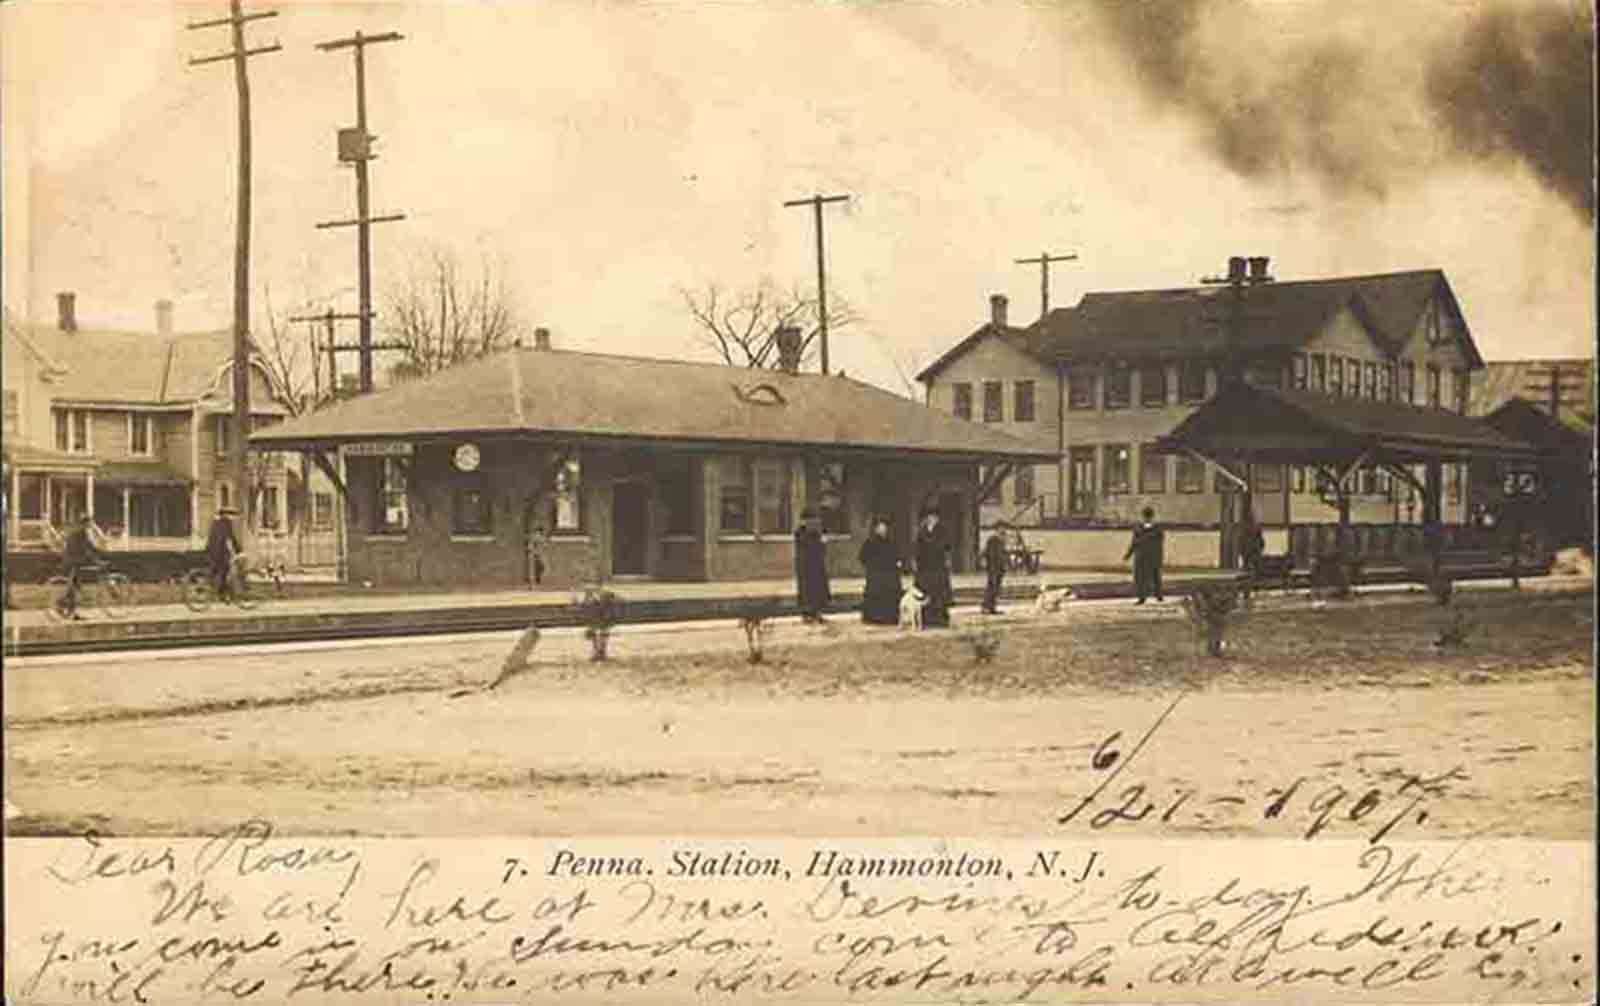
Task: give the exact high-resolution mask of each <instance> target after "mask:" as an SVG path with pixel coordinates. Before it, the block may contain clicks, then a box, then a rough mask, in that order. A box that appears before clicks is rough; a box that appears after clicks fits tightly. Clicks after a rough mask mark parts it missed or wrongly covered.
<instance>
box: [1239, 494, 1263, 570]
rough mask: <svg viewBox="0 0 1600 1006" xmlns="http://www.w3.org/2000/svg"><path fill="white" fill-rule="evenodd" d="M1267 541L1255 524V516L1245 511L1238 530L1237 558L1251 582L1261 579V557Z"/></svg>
mask: <svg viewBox="0 0 1600 1006" xmlns="http://www.w3.org/2000/svg"><path fill="white" fill-rule="evenodd" d="M1266 551H1267V539H1266V535H1265V534H1264V533H1263V532H1262V530H1261V525H1260V524H1258V523H1256V518H1255V514H1253V513H1251V512H1250V511H1248V510H1246V511H1245V514H1244V524H1243V526H1242V527H1241V528H1240V529H1239V558H1240V559H1241V560H1242V561H1243V563H1244V568H1245V569H1246V570H1248V571H1249V573H1250V577H1251V579H1253V580H1259V579H1261V557H1262V556H1263V555H1265V554H1266Z"/></svg>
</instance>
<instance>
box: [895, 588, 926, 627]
mask: <svg viewBox="0 0 1600 1006" xmlns="http://www.w3.org/2000/svg"><path fill="white" fill-rule="evenodd" d="M927 603H928V595H927V594H924V593H923V592H922V590H921V588H918V587H912V588H911V589H910V590H908V591H906V592H905V593H904V594H901V595H900V628H902V629H917V630H918V631H920V630H921V629H922V606H923V605H924V604H927Z"/></svg>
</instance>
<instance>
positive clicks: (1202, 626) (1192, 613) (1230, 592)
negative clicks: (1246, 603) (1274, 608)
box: [1183, 583, 1239, 657]
mask: <svg viewBox="0 0 1600 1006" xmlns="http://www.w3.org/2000/svg"><path fill="white" fill-rule="evenodd" d="M1238 609H1239V587H1238V585H1237V584H1233V583H1209V584H1202V585H1201V586H1199V587H1196V588H1195V589H1194V590H1193V591H1192V592H1191V593H1189V594H1186V595H1185V596H1184V598H1183V610H1184V612H1185V613H1186V614H1187V615H1188V616H1189V621H1190V622H1191V623H1193V625H1194V627H1195V628H1196V629H1197V630H1199V632H1200V634H1201V635H1202V636H1203V637H1204V638H1205V645H1206V654H1207V655H1208V656H1212V657H1220V656H1222V650H1223V646H1224V643H1225V640H1226V637H1227V634H1228V622H1229V620H1230V619H1231V618H1232V617H1233V614H1234V612H1235V611H1237V610H1238Z"/></svg>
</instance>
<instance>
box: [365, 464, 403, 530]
mask: <svg viewBox="0 0 1600 1006" xmlns="http://www.w3.org/2000/svg"><path fill="white" fill-rule="evenodd" d="M374 461H375V462H376V464H377V478H376V479H375V480H374V484H375V486H376V488H377V494H376V495H377V499H376V503H377V506H376V507H375V508H374V512H373V521H372V530H373V532H374V533H377V534H404V533H405V530H406V528H407V526H408V525H409V517H410V508H409V507H408V506H407V505H406V504H407V500H406V462H405V461H404V460H403V459H401V458H375V459H374Z"/></svg>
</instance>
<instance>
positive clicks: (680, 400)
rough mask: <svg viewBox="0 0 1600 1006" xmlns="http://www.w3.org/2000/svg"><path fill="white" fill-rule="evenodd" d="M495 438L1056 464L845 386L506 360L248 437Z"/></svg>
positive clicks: (1049, 452)
mask: <svg viewBox="0 0 1600 1006" xmlns="http://www.w3.org/2000/svg"><path fill="white" fill-rule="evenodd" d="M464 437H475V438H483V439H494V438H499V437H507V438H523V439H533V440H548V441H560V442H570V441H579V442H584V441H587V442H595V441H601V442H607V441H609V442H617V443H619V444H626V443H633V444H638V443H640V442H651V443H655V444H658V445H661V446H676V447H684V448H705V449H710V448H716V447H722V448H728V447H735V448H737V447H745V448H759V447H769V448H770V447H800V448H821V449H831V450H835V451H844V452H862V453H878V454H899V455H920V456H926V457H936V458H941V459H944V460H1005V461H1026V460H1034V461H1041V462H1043V461H1054V460H1055V457H1056V454H1055V450H1054V445H1053V444H1045V443H1043V442H1042V441H1030V440H1024V439H1021V438H1020V437H1016V436H1012V435H1010V434H1008V433H1002V432H1000V431H999V430H997V429H995V428H993V427H990V426H985V425H982V424H979V423H974V422H969V421H967V420H964V419H958V418H956V417H954V416H951V415H946V414H944V413H942V412H938V411H936V410H934V409H931V408H929V407H927V406H926V405H923V404H921V403H918V402H915V401H912V400H910V399H907V398H901V397H900V396H898V395H894V394H890V393H889V392H887V391H884V390H882V389H881V388H875V387H873V386H872V385H869V384H864V383H862V382H860V381H856V380H852V379H850V378H847V377H843V376H838V375H835V376H823V375H820V374H788V373H783V372H777V371H770V370H750V369H744V368H737V367H728V366H723V365H719V364H705V363H690V362H683V361H676V360H658V359H648V358H644V357H633V356H610V355H604V354H597V353H582V352H571V351H565V350H550V349H513V350H508V351H506V352H503V353H497V354H495V355H493V356H488V357H485V358H483V359H480V360H475V361H472V362H470V363H465V364H461V365H458V366H455V367H451V368H450V369H448V370H444V371H441V372H439V373H436V374H433V375H431V376H429V377H426V378H422V379H418V380H415V381H410V382H407V383H404V384H399V385H396V386H394V387H391V388H387V389H384V390H381V391H378V392H375V393H372V394H369V395H363V396H360V397H358V398H352V399H347V400H345V401H341V402H338V403H335V404H333V405H330V406H328V407H326V408H323V409H319V410H317V411H316V412H312V413H309V414H307V415H303V416H299V417H297V418H294V419H290V420H288V421H287V422H283V423H279V424H277V425H275V426H272V427H270V428H268V429H265V430H262V431H260V432H257V433H255V434H253V435H252V436H251V437H250V444H251V446H252V447H254V448H257V449H264V450H326V449H328V448H330V447H336V446H338V445H340V444H345V443H352V442H358V441H360V442H365V441H382V440H393V441H410V442H423V441H429V440H450V439H461V438H464Z"/></svg>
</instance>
